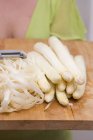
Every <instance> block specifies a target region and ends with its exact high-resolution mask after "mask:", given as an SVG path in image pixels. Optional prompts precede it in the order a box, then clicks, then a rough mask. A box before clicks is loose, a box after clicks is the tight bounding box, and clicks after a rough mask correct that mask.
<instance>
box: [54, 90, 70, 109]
mask: <svg viewBox="0 0 93 140" xmlns="http://www.w3.org/2000/svg"><path fill="white" fill-rule="evenodd" d="M56 97H57V100H58V102H59V103H60V104H61V105H63V106H67V105H68V104H69V100H68V98H67V96H66V93H65V91H63V92H60V91H59V90H58V89H57V88H56Z"/></svg>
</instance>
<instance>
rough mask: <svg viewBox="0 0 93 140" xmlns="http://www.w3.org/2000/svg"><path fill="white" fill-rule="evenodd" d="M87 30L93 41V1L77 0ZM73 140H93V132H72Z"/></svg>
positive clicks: (87, 36)
mask: <svg viewBox="0 0 93 140" xmlns="http://www.w3.org/2000/svg"><path fill="white" fill-rule="evenodd" d="M76 1H77V5H78V8H79V12H80V15H81V16H82V18H83V20H84V23H85V26H86V28H87V34H86V38H87V40H90V41H93V0H76ZM72 136H73V140H93V131H72Z"/></svg>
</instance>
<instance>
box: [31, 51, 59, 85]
mask: <svg viewBox="0 0 93 140" xmlns="http://www.w3.org/2000/svg"><path fill="white" fill-rule="evenodd" d="M29 55H30V58H31V59H34V61H35V63H36V64H37V66H39V68H40V69H41V71H43V72H44V74H45V75H46V76H47V78H48V79H49V80H50V81H51V82H52V83H54V84H57V83H59V82H60V81H61V76H60V74H59V73H58V72H57V71H56V70H55V69H54V68H53V67H52V66H51V65H50V64H49V63H48V62H47V60H45V59H44V57H43V56H41V55H40V54H39V53H37V52H34V51H32V52H31V53H30V54H29Z"/></svg>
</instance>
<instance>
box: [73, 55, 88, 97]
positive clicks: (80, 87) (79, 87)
mask: <svg viewBox="0 0 93 140" xmlns="http://www.w3.org/2000/svg"><path fill="white" fill-rule="evenodd" d="M75 62H76V64H77V66H78V67H79V68H80V70H81V72H82V75H83V77H84V78H85V83H84V84H83V85H77V90H76V91H75V92H74V93H73V98H74V99H80V98H81V97H82V96H83V95H84V92H85V87H86V66H85V61H84V58H83V56H81V55H78V56H76V57H75Z"/></svg>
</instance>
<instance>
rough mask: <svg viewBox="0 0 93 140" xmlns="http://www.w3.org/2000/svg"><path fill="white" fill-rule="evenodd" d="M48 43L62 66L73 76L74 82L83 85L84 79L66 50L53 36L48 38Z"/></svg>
mask: <svg viewBox="0 0 93 140" xmlns="http://www.w3.org/2000/svg"><path fill="white" fill-rule="evenodd" d="M48 42H49V45H50V46H51V48H52V49H53V50H54V51H55V53H56V55H57V56H58V58H59V60H60V61H61V63H62V64H64V65H65V66H66V67H67V69H68V70H69V71H70V72H71V73H72V74H73V76H74V79H75V81H76V82H77V83H78V84H80V85H81V84H83V83H84V82H85V81H84V77H83V76H82V74H81V72H80V70H79V69H78V67H77V65H76V64H75V62H74V60H73V58H72V57H71V54H70V52H69V50H68V48H67V47H66V46H65V45H63V44H62V42H61V41H60V40H58V39H57V38H56V37H54V36H52V37H50V38H49V40H48Z"/></svg>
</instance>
